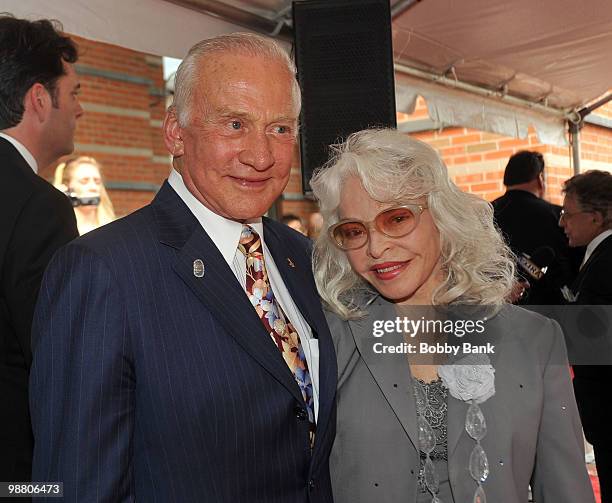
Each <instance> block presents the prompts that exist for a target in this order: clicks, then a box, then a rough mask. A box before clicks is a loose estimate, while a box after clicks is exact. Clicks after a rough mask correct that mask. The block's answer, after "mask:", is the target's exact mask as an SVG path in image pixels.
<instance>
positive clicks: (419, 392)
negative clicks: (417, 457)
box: [413, 379, 442, 503]
mask: <svg viewBox="0 0 612 503" xmlns="http://www.w3.org/2000/svg"><path fill="white" fill-rule="evenodd" d="M413 383H414V393H415V398H416V403H417V408H418V412H419V413H418V414H417V427H418V431H419V450H420V451H421V452H422V453H423V454H425V464H424V467H423V482H424V484H425V487H426V488H427V490H428V491H429V492H430V493H431V496H432V498H431V503H442V500H441V499H440V498H438V492H439V491H440V477H439V476H438V473H437V472H436V467H435V465H434V463H433V461H432V459H431V453H432V452H433V450H434V449H435V447H436V433H435V431H434V429H433V428H432V426H431V424H429V421H427V419H426V417H425V415H426V414H425V411H427V410H429V408H430V404H429V394H428V393H427V392H426V391H425V389H424V385H423V384H422V383H421V382H420V381H419V380H418V379H413Z"/></svg>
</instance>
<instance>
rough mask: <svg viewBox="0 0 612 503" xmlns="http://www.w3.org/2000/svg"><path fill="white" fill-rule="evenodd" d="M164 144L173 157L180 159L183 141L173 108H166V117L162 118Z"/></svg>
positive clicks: (183, 148)
mask: <svg viewBox="0 0 612 503" xmlns="http://www.w3.org/2000/svg"><path fill="white" fill-rule="evenodd" d="M163 127H164V143H165V144H166V148H167V149H168V152H170V153H171V154H172V155H173V156H174V157H180V156H182V155H183V154H184V153H185V147H184V145H183V139H182V138H181V126H180V125H179V123H178V117H177V116H176V111H175V109H174V108H173V107H170V108H168V111H167V112H166V117H164V126H163Z"/></svg>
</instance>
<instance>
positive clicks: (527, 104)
mask: <svg viewBox="0 0 612 503" xmlns="http://www.w3.org/2000/svg"><path fill="white" fill-rule="evenodd" d="M393 67H394V69H395V71H396V72H399V73H404V74H406V75H410V76H412V77H417V78H419V79H423V80H425V81H429V82H436V83H440V84H444V85H445V86H448V87H450V88H453V89H460V90H462V91H467V92H469V93H471V94H475V95H478V96H484V97H486V98H494V99H498V100H499V101H502V102H505V103H509V104H511V105H518V106H520V107H523V108H528V109H531V110H535V111H537V112H540V113H543V114H546V115H548V116H551V117H557V118H561V119H565V120H569V119H571V118H575V115H576V114H575V113H574V112H568V111H566V110H561V109H558V108H552V107H548V106H545V105H541V104H539V103H533V102H531V101H528V100H524V99H521V98H516V97H514V96H510V95H508V94H506V95H502V94H500V93H499V92H497V91H491V90H489V89H484V88H482V87H478V86H475V85H472V84H468V83H467V82H462V81H460V80H455V79H449V78H448V77H444V76H442V75H436V74H435V73H430V72H426V71H423V70H418V69H417V68H412V67H410V66H406V65H402V64H399V63H395V64H394V65H393Z"/></svg>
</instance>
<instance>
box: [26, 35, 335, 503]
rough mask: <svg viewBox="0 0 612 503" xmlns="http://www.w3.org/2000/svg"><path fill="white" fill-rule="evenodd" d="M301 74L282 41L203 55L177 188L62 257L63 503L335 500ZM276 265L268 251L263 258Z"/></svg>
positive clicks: (178, 160)
mask: <svg viewBox="0 0 612 503" xmlns="http://www.w3.org/2000/svg"><path fill="white" fill-rule="evenodd" d="M299 110H300V91H299V87H298V84H297V81H296V80H295V67H294V66H293V63H292V62H291V61H290V59H289V58H288V56H287V54H286V53H285V52H284V51H283V50H282V49H281V48H280V47H279V46H277V45H276V43H274V42H273V41H272V40H271V39H268V38H266V37H261V36H258V35H254V34H232V35H225V36H221V37H216V38H214V39H210V40H205V41H203V42H201V43H199V44H197V45H196V46H194V47H193V48H192V49H191V51H190V52H189V54H188V56H187V57H186V58H185V60H184V61H183V62H182V64H181V66H180V67H179V70H178V71H177V76H176V85H175V96H174V103H173V105H172V107H170V109H169V111H168V113H167V115H166V119H165V121H164V133H165V142H166V146H167V148H168V150H169V152H170V153H171V154H172V156H173V166H174V170H172V172H171V174H170V176H169V178H168V181H167V182H166V183H164V185H163V186H162V188H161V190H160V191H159V193H158V195H157V196H156V198H155V199H154V201H153V202H152V203H151V204H150V205H149V206H147V207H145V208H143V209H142V210H140V211H138V212H136V213H134V214H132V215H130V216H128V217H126V218H124V219H121V220H119V221H116V222H114V223H112V224H109V225H107V226H105V227H103V228H101V229H98V230H96V231H93V232H91V233H88V234H87V235H85V236H82V237H81V238H79V239H77V240H76V241H74V242H73V243H71V244H70V245H68V246H67V247H65V248H63V249H62V250H61V251H60V252H59V253H58V254H57V255H56V257H55V258H54V259H53V261H52V263H51V265H50V266H49V268H48V270H47V273H46V275H45V279H44V281H43V288H42V290H41V298H40V301H39V304H38V307H37V312H36V316H35V322H34V329H33V331H34V334H33V347H34V363H33V369H32V376H31V387H32V391H31V406H32V417H33V427H34V432H35V436H36V446H35V453H34V470H33V473H34V477H35V478H36V479H37V480H59V481H63V482H64V494H65V496H64V501H66V502H79V503H84V502H93V501H134V500H136V501H147V502H148V501H164V502H166V501H168V502H169V501H177V502H181V503H189V502H202V501H207V502H215V503H241V502H245V503H246V502H249V503H256V502H261V503H288V502H292V503H300V502H303V503H306V502H313V503H314V502H316V503H325V502H331V501H332V496H331V484H330V480H329V469H328V456H329V452H330V449H331V445H332V441H333V437H334V432H335V408H334V396H335V384H336V362H335V355H334V350H333V344H332V342H331V337H330V334H329V331H328V328H327V325H326V323H325V318H324V316H323V312H322V309H321V305H320V302H319V298H318V295H317V292H316V287H315V285H314V281H313V277H312V273H311V261H310V251H309V244H308V243H309V242H308V240H307V238H305V237H303V236H301V235H300V234H298V233H296V232H295V231H293V230H291V229H289V228H288V227H286V226H284V225H282V224H280V223H277V222H274V221H271V220H269V219H266V218H262V215H263V214H264V213H265V212H266V211H267V209H268V208H269V207H270V205H271V204H272V203H273V201H274V200H275V199H276V198H277V197H278V196H279V195H280V194H281V192H282V190H283V189H284V187H285V185H286V184H287V181H288V178H289V173H290V168H291V161H292V157H293V153H294V148H295V141H296V135H297V119H298V115H299ZM262 254H263V255H262Z"/></svg>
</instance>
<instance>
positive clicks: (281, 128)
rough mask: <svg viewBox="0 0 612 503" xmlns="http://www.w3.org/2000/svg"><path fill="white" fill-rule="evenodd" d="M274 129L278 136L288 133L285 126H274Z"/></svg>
mask: <svg viewBox="0 0 612 503" xmlns="http://www.w3.org/2000/svg"><path fill="white" fill-rule="evenodd" d="M274 129H275V130H276V132H277V133H279V134H286V133H288V132H289V128H288V127H287V126H276V127H275V128H274Z"/></svg>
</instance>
